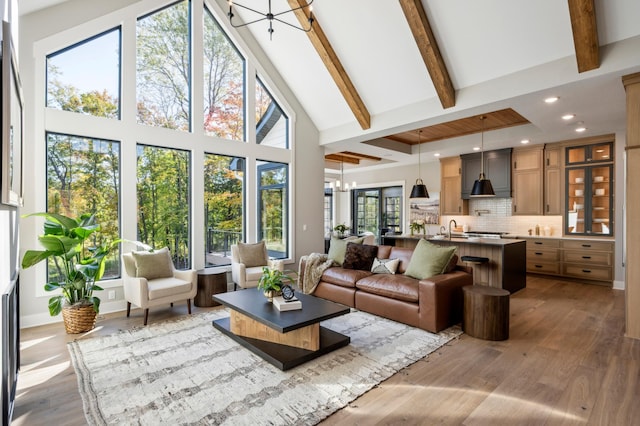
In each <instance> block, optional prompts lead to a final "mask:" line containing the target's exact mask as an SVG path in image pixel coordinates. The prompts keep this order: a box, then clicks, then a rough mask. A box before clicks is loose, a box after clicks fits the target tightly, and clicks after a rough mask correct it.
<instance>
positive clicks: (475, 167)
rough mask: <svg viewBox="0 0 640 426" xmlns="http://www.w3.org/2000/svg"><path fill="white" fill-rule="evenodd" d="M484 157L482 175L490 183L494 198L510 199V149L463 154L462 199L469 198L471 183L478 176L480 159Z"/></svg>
mask: <svg viewBox="0 0 640 426" xmlns="http://www.w3.org/2000/svg"><path fill="white" fill-rule="evenodd" d="M483 156H484V174H485V176H486V178H487V179H489V180H490V181H491V185H492V186H493V190H494V191H495V193H496V197H501V198H510V197H511V148H505V149H498V150H495V151H487V152H485V153H484V155H482V154H481V153H473V154H464V155H461V156H460V159H461V160H462V198H463V199H464V200H468V199H469V198H470V194H471V189H473V183H474V182H475V181H476V179H478V177H479V176H480V171H481V164H480V163H481V158H482V157H483Z"/></svg>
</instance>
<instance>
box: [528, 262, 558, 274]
mask: <svg viewBox="0 0 640 426" xmlns="http://www.w3.org/2000/svg"><path fill="white" fill-rule="evenodd" d="M527 272H535V273H538V274H553V275H558V274H559V273H560V264H559V263H558V262H531V261H529V260H528V259H527Z"/></svg>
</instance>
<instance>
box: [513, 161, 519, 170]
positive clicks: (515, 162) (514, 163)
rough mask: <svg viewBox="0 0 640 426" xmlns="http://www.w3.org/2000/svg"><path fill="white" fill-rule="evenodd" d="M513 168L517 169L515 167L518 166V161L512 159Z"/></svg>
mask: <svg viewBox="0 0 640 426" xmlns="http://www.w3.org/2000/svg"><path fill="white" fill-rule="evenodd" d="M513 168H514V169H517V168H518V162H517V161H514V162H513Z"/></svg>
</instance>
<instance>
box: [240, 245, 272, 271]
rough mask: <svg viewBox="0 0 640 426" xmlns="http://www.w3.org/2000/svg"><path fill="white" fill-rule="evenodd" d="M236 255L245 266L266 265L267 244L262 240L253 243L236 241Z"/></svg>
mask: <svg viewBox="0 0 640 426" xmlns="http://www.w3.org/2000/svg"><path fill="white" fill-rule="evenodd" d="M238 257H239V260H240V263H244V266H246V267H247V268H252V267H254V266H266V265H267V262H268V260H269V256H268V254H267V245H266V244H265V242H264V241H260V242H259V243H255V244H247V243H243V242H238Z"/></svg>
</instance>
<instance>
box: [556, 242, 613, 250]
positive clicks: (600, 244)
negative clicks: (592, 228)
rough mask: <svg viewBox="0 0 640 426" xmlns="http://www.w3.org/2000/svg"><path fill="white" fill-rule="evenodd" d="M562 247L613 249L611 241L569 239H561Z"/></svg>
mask: <svg viewBox="0 0 640 426" xmlns="http://www.w3.org/2000/svg"><path fill="white" fill-rule="evenodd" d="M562 247H563V248H566V249H576V250H599V251H613V243H612V242H609V241H578V240H576V241H571V240H563V241H562Z"/></svg>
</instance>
